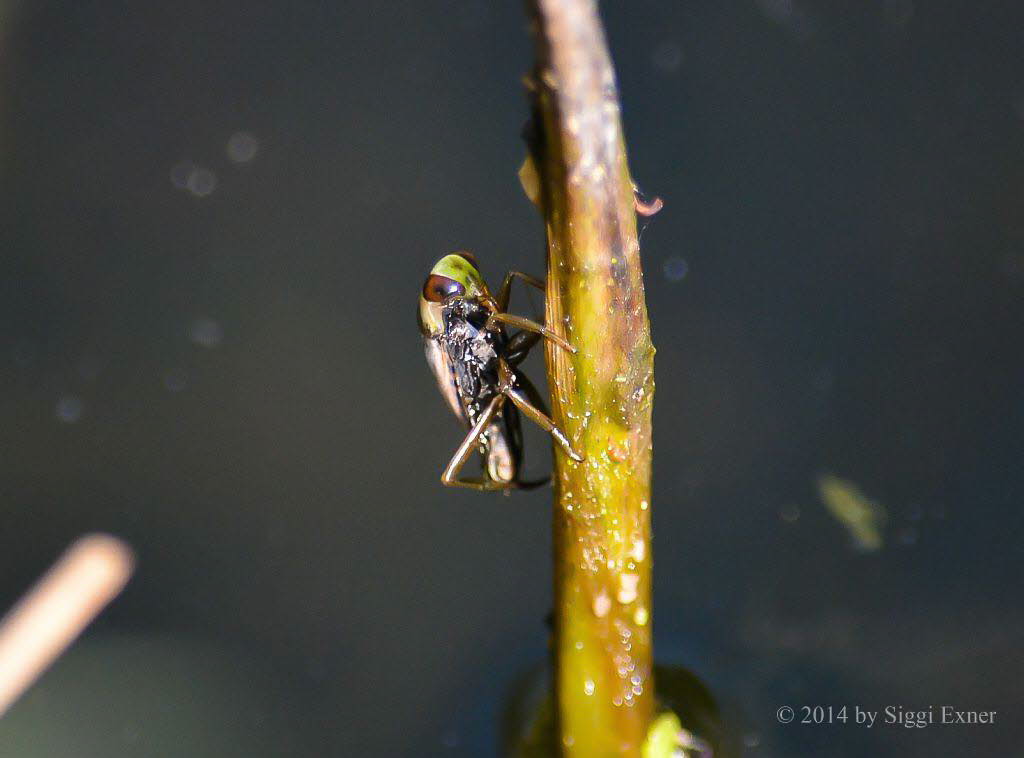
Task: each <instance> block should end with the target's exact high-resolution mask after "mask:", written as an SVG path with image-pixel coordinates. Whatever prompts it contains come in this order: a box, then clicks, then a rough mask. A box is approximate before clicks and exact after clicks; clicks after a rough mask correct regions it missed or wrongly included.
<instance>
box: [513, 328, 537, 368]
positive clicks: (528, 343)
mask: <svg viewBox="0 0 1024 758" xmlns="http://www.w3.org/2000/svg"><path fill="white" fill-rule="evenodd" d="M539 339H540V335H539V334H538V333H537V332H516V333H515V334H514V335H512V338H511V339H510V340H509V341H508V345H507V346H506V348H505V360H506V361H508V364H509V365H510V366H518V365H519V364H520V363H522V362H523V359H525V358H526V356H527V354H528V353H529V352H530V350H532V349H533V346H534V345H536V344H537V340H539Z"/></svg>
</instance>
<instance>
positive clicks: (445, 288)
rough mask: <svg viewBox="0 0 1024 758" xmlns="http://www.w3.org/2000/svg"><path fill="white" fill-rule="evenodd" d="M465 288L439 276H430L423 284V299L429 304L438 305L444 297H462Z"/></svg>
mask: <svg viewBox="0 0 1024 758" xmlns="http://www.w3.org/2000/svg"><path fill="white" fill-rule="evenodd" d="M465 292H466V288H465V287H463V286H462V285H461V284H459V283H458V282H457V281H455V280H454V279H449V278H448V277H447V276H441V275H440V274H431V275H430V276H428V277H427V281H426V282H425V283H424V284H423V297H424V299H425V300H427V301H429V302H431V303H440V302H441V301H442V300H444V299H445V298H446V297H451V296H452V295H463V294H465Z"/></svg>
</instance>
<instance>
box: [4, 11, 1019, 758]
mask: <svg viewBox="0 0 1024 758" xmlns="http://www.w3.org/2000/svg"><path fill="white" fill-rule="evenodd" d="M602 9H603V13H604V16H605V20H606V25H607V27H608V32H609V36H610V42H611V46H612V51H613V55H614V57H615V60H616V64H617V67H618V74H619V84H620V88H621V91H622V99H623V105H624V118H625V125H626V132H627V137H628V139H629V145H630V158H631V164H632V168H633V172H634V174H635V176H636V178H637V180H638V181H639V183H640V185H641V187H642V188H643V189H644V190H645V191H646V192H648V193H649V194H656V195H660V196H662V197H663V198H664V199H665V203H666V207H665V210H663V211H662V212H661V213H660V214H659V215H658V216H656V217H655V218H653V219H651V220H650V221H649V222H647V221H645V222H644V225H645V229H644V232H643V236H642V251H643V252H642V255H643V258H644V261H645V268H646V283H647V295H648V303H649V308H650V313H651V320H652V324H653V330H654V338H655V343H656V346H657V348H658V354H657V372H656V380H657V396H656V403H655V478H654V493H655V494H654V503H653V508H654V510H653V513H654V525H655V541H654V552H655V556H656V571H655V584H656V587H655V606H654V608H655V629H656V633H655V641H656V648H657V657H658V659H659V660H660V661H661V662H665V663H673V664H678V665H685V666H687V667H689V668H690V669H692V670H693V671H695V672H696V673H697V674H698V675H700V676H701V677H702V678H703V679H704V681H705V682H707V683H708V685H709V686H710V687H711V689H712V691H713V692H714V693H715V695H716V697H717V698H718V699H719V701H720V703H721V704H722V706H723V709H724V710H725V711H726V712H727V713H728V714H729V728H730V730H731V731H732V733H733V734H734V735H736V738H737V740H739V742H740V743H741V745H742V748H743V751H744V754H749V755H750V756H805V755H806V756H822V755H828V756H838V757H840V758H844V757H846V756H850V757H853V756H857V757H861V756H864V755H873V756H924V755H932V754H955V753H957V752H958V751H970V752H971V754H976V755H999V756H1010V755H1024V722H1022V721H1021V719H1020V715H1021V713H1022V710H1021V709H1022V706H1024V696H1022V694H1021V689H1020V680H1021V676H1022V674H1024V665H1022V664H1024V657H1022V656H1024V654H1022V652H1021V644H1020V643H1021V639H1022V638H1024V606H1022V603H1021V589H1020V588H1021V585H1020V577H1021V571H1022V568H1024V550H1022V548H1021V544H1020V543H1021V537H1022V527H1024V516H1022V513H1021V508H1020V504H1021V503H1020V493H1021V491H1022V486H1021V485H1022V484H1024V481H1022V479H1024V475H1022V472H1024V467H1022V465H1021V456H1022V452H1024V450H1022V445H1021V429H1022V422H1024V404H1022V400H1021V387H1022V368H1024V359H1022V353H1021V344H1022V338H1024V328H1022V327H1024V303H1022V296H1024V214H1022V212H1021V211H1022V208H1024V61H1022V57H1021V50H1022V43H1024V34H1022V31H1021V30H1022V28H1024V6H1022V5H1021V4H1020V3H1017V2H1005V3H1000V2H990V3H984V4H980V3H976V2H972V1H971V0H959V1H957V0H947V1H945V2H939V1H936V2H923V0H917V1H915V0H869V1H868V2H863V3H840V2H834V1H833V0H741V1H740V2H720V1H717V0H716V1H715V2H711V1H697V2H682V1H681V0H630V1H629V2H626V1H625V0H607V1H606V2H604V3H603V4H602ZM0 19H2V31H0V36H2V43H0V192H2V198H3V202H2V203H0V244H2V258H0V261H2V262H0V272H2V275H0V287H2V294H0V334H2V341H0V350H2V352H0V389H2V391H0V418H2V424H0V450H2V455H0V487H2V493H3V497H2V500H0V513H2V527H0V535H2V541H0V600H2V605H3V606H4V607H6V606H8V605H9V604H11V603H13V602H14V600H15V599H16V597H17V596H18V595H19V594H20V593H21V592H22V591H23V590H24V589H25V588H26V587H27V586H28V585H29V584H30V583H31V582H32V580H33V579H34V578H35V577H36V576H37V575H38V574H39V573H41V572H42V571H43V570H44V569H45V567H46V566H47V565H49V563H50V562H51V561H52V560H53V558H54V557H55V556H56V555H57V554H58V553H59V552H60V551H61V550H62V549H63V548H64V547H65V546H66V545H67V544H68V543H69V542H70V541H71V540H72V539H73V537H75V536H76V535H78V534H80V533H82V532H84V531H91V530H97V529H102V530H107V531H110V532H113V533H115V534H118V535H120V536H122V537H124V538H125V539H126V540H128V541H129V542H130V543H131V544H132V545H133V546H134V547H135V549H136V551H137V553H138V561H139V562H138V569H137V573H136V576H135V578H134V580H133V581H132V583H131V584H130V586H129V587H128V589H127V591H126V592H125V594H124V595H123V596H122V597H121V598H120V599H119V600H118V601H116V602H115V604H114V605H113V606H112V607H111V609H110V610H109V611H108V612H107V613H106V614H105V615H104V616H103V617H102V619H101V620H100V621H99V622H98V623H97V624H95V625H94V626H93V627H91V629H90V630H89V631H88V632H87V634H86V635H85V637H84V638H83V639H82V641H81V642H80V643H79V645H78V646H77V647H75V648H74V649H73V650H72V652H71V653H70V654H69V655H67V656H66V657H65V658H63V659H62V660H61V662H60V663H59V664H58V665H57V666H56V667H55V668H54V669H53V670H52V671H51V672H50V673H49V674H47V675H46V676H45V678H44V679H43V680H42V681H41V682H40V684H39V685H38V686H37V687H36V688H34V689H33V690H32V691H31V692H30V693H29V695H28V696H27V697H26V698H25V699H24V700H23V701H22V702H21V703H19V704H18V705H17V706H16V707H15V708H14V709H13V710H12V711H11V713H10V714H9V716H8V717H7V718H5V720H4V722H3V725H2V728H0V755H4V756H30V757H34V756H56V757H62V756H76V757H77V758H83V757H84V758H90V757H91V756H109V755H122V756H167V755H189V756H280V755H296V756H305V755H331V756H334V755H336V756H371V755H372V756H377V755H380V756H428V755H429V756H435V755H436V756H485V755H492V754H494V752H495V745H496V742H497V730H496V723H497V721H498V718H499V716H500V713H501V709H502V702H503V699H504V697H505V694H506V692H507V690H508V688H509V686H510V684H511V682H512V681H513V680H514V679H515V678H516V676H518V675H519V674H520V673H521V672H522V671H524V670H525V669H528V668H529V667H530V666H532V665H535V664H537V663H539V662H542V661H543V660H544V657H545V654H546V637H547V629H546V627H545V625H544V617H545V615H546V614H547V612H548V610H549V606H550V602H551V590H550V573H551V572H550V555H549V550H550V542H549V540H550V537H549V528H550V515H549V513H550V512H549V510H548V509H549V508H550V491H545V490H540V491H536V492H530V493H516V494H514V495H513V496H512V497H507V498H506V497H502V496H489V495H485V494H479V493H473V492H461V491H453V490H446V489H444V488H442V487H441V486H440V484H439V483H438V477H439V474H440V471H441V469H442V467H443V466H444V464H445V463H446V462H447V460H448V457H449V456H450V454H451V452H452V451H453V450H454V448H455V446H456V445H457V444H458V442H459V440H460V438H461V435H460V430H459V427H458V426H457V424H456V422H455V420H454V419H453V418H451V417H450V414H449V412H448V411H447V409H446V407H445V405H444V403H443V401H442V400H441V398H440V396H439V395H438V393H437V390H436V387H435V386H434V383H433V380H432V378H431V377H430V374H429V372H428V369H427V366H426V364H425V362H424V360H423V356H422V349H421V344H420V337H419V334H418V332H417V329H416V325H415V317H414V310H415V304H416V298H417V293H418V290H419V288H420V286H421V284H422V281H423V278H424V276H425V274H426V272H427V271H428V270H429V267H430V266H431V264H432V263H433V262H434V260H435V259H436V258H437V257H438V256H439V255H440V254H441V253H443V252H446V251H449V250H453V249H458V248H466V249H471V250H473V251H475V252H476V254H477V256H478V257H479V259H480V261H481V265H482V267H483V269H484V273H485V275H486V276H488V277H489V278H490V279H491V280H492V281H496V280H498V279H499V278H500V276H501V275H502V274H503V273H504V272H505V271H506V270H507V269H509V268H512V267H516V268H521V269H523V270H526V271H530V272H534V273H539V272H542V271H543V244H544V243H543V237H542V228H541V223H540V221H539V218H538V216H537V214H536V212H535V210H534V209H533V207H532V206H531V205H530V203H529V202H528V201H527V200H526V199H525V197H524V196H523V193H522V191H521V189H520V187H519V186H518V182H517V179H516V170H517V168H518V166H519V163H520V161H521V160H522V157H523V154H524V150H523V147H522V145H521V142H520V140H519V133H520V129H521V127H522V125H523V123H524V120H525V118H526V115H527V106H526V101H525V97H524V95H523V91H522V87H521V84H520V76H521V74H522V73H523V72H524V71H526V70H527V68H528V67H529V66H530V63H531V49H530V40H529V38H528V35H527V32H526V28H525V22H524V15H523V12H522V8H521V4H520V3H518V2H511V3H494V2H489V1H488V0H427V1H423V2H417V3H356V2H338V3H326V2H323V3H311V2H296V3H284V2H261V1H259V0H256V1H255V2H254V1H253V0H248V1H247V2H241V1H240V0H202V1H199V0H183V1H181V2H175V3H164V4H160V3H120V2H110V1H109V0H108V1H107V2H95V1H93V0H76V1H75V2H69V1H67V0H54V1H53V2H42V1H39V2H30V1H29V0H23V1H22V2H12V1H11V0H2V4H0ZM516 303H517V308H519V309H520V312H524V313H527V314H529V313H530V312H531V311H534V312H536V311H538V310H539V308H540V303H539V302H537V301H536V300H535V301H534V302H532V303H531V302H530V301H529V300H528V299H527V298H526V297H525V296H519V299H518V300H517V301H516ZM533 365H534V369H533V371H534V374H535V375H540V374H542V368H541V367H540V366H539V365H538V364H536V363H535V364H533ZM530 441H531V442H532V443H533V444H531V445H530V446H529V449H528V451H527V462H528V469H529V471H530V472H533V473H538V474H542V473H544V472H545V471H546V470H547V469H548V467H549V465H550V463H549V457H550V453H549V447H548V443H547V442H546V441H545V440H544V439H543V438H542V437H539V436H532V437H530ZM827 475H831V476H834V477H838V479H839V480H840V484H838V485H835V486H836V487H838V490H839V495H837V496H835V497H833V499H832V503H831V508H830V507H829V506H828V504H827V502H826V501H827V500H828V497H827V494H828V493H827V492H825V491H826V490H828V487H823V486H822V483H823V482H829V481H832V480H823V479H821V477H823V476H827ZM832 483H833V484H835V482H832ZM854 488H855V489H856V490H859V493H860V494H859V495H858V494H857V492H856V491H855V489H854ZM823 494H825V495H826V497H824V498H823ZM833 495H835V493H834V492H833ZM837 498H838V499H837ZM837 503H838V504H837ZM844 504H845V505H844ZM782 705H790V706H792V707H794V708H798V707H799V706H803V705H810V706H814V705H823V706H827V705H833V706H837V707H838V706H842V705H846V706H848V707H850V708H852V707H853V706H860V707H862V708H869V709H882V708H884V707H885V706H886V705H893V706H897V707H902V708H905V709H908V710H919V709H924V708H927V707H928V706H929V705H934V706H940V705H952V706H955V707H956V708H957V709H958V710H963V709H975V710H996V711H998V716H997V720H996V724H995V725H993V726H969V727H964V726H960V727H941V726H933V727H929V728H926V729H904V728H901V727H899V726H880V725H876V726H875V727H874V728H873V729H871V730H866V729H863V728H860V727H855V726H854V725H852V724H848V725H841V724H839V725H833V726H801V725H799V724H790V725H787V726H783V725H780V724H779V723H777V721H776V718H775V712H776V709H777V708H779V707H780V706H782Z"/></svg>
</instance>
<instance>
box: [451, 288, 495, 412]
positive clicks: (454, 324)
mask: <svg viewBox="0 0 1024 758" xmlns="http://www.w3.org/2000/svg"><path fill="white" fill-rule="evenodd" d="M489 316H490V312H489V311H488V310H487V309H486V308H484V307H483V306H481V305H477V304H475V303H473V302H470V301H467V300H457V301H455V302H453V303H452V304H451V305H449V306H446V307H445V309H444V312H443V317H444V333H443V334H442V335H441V337H440V340H441V343H442V345H443V346H444V349H445V350H446V351H447V353H448V357H449V359H450V360H451V365H452V367H453V369H454V372H455V380H456V383H457V385H458V390H459V396H460V399H461V400H462V402H463V406H464V407H465V408H466V410H467V412H468V415H469V417H470V421H472V420H473V418H474V417H475V416H476V415H477V413H479V412H480V410H481V409H482V406H483V405H485V404H486V403H487V401H489V400H490V399H491V398H492V397H493V396H494V395H495V394H497V392H498V356H499V355H501V352H502V350H503V349H504V347H505V341H506V340H505V334H504V332H503V331H501V330H500V329H484V325H485V324H486V323H487V318H488V317H489Z"/></svg>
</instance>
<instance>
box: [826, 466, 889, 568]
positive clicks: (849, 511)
mask: <svg viewBox="0 0 1024 758" xmlns="http://www.w3.org/2000/svg"><path fill="white" fill-rule="evenodd" d="M818 494H819V495H820V496H821V500H822V502H823V503H824V504H825V507H826V508H828V510H829V513H831V514H832V515H833V516H835V517H836V518H837V519H838V520H839V521H840V522H842V524H843V526H845V527H846V528H847V530H848V531H849V532H850V536H851V537H853V542H854V545H856V547H857V548H858V549H859V550H865V551H869V550H870V551H873V550H878V549H880V548H881V547H882V529H883V528H884V526H885V524H886V522H887V521H888V520H889V514H888V513H887V512H886V510H885V506H883V505H881V504H880V503H876V502H874V501H873V500H870V499H868V498H867V497H866V496H865V495H864V493H862V492H861V491H860V489H859V488H858V487H857V485H855V484H854V483H853V482H848V481H845V480H844V479H840V478H839V477H836V476H832V475H831V474H822V475H821V476H819V477H818Z"/></svg>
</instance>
